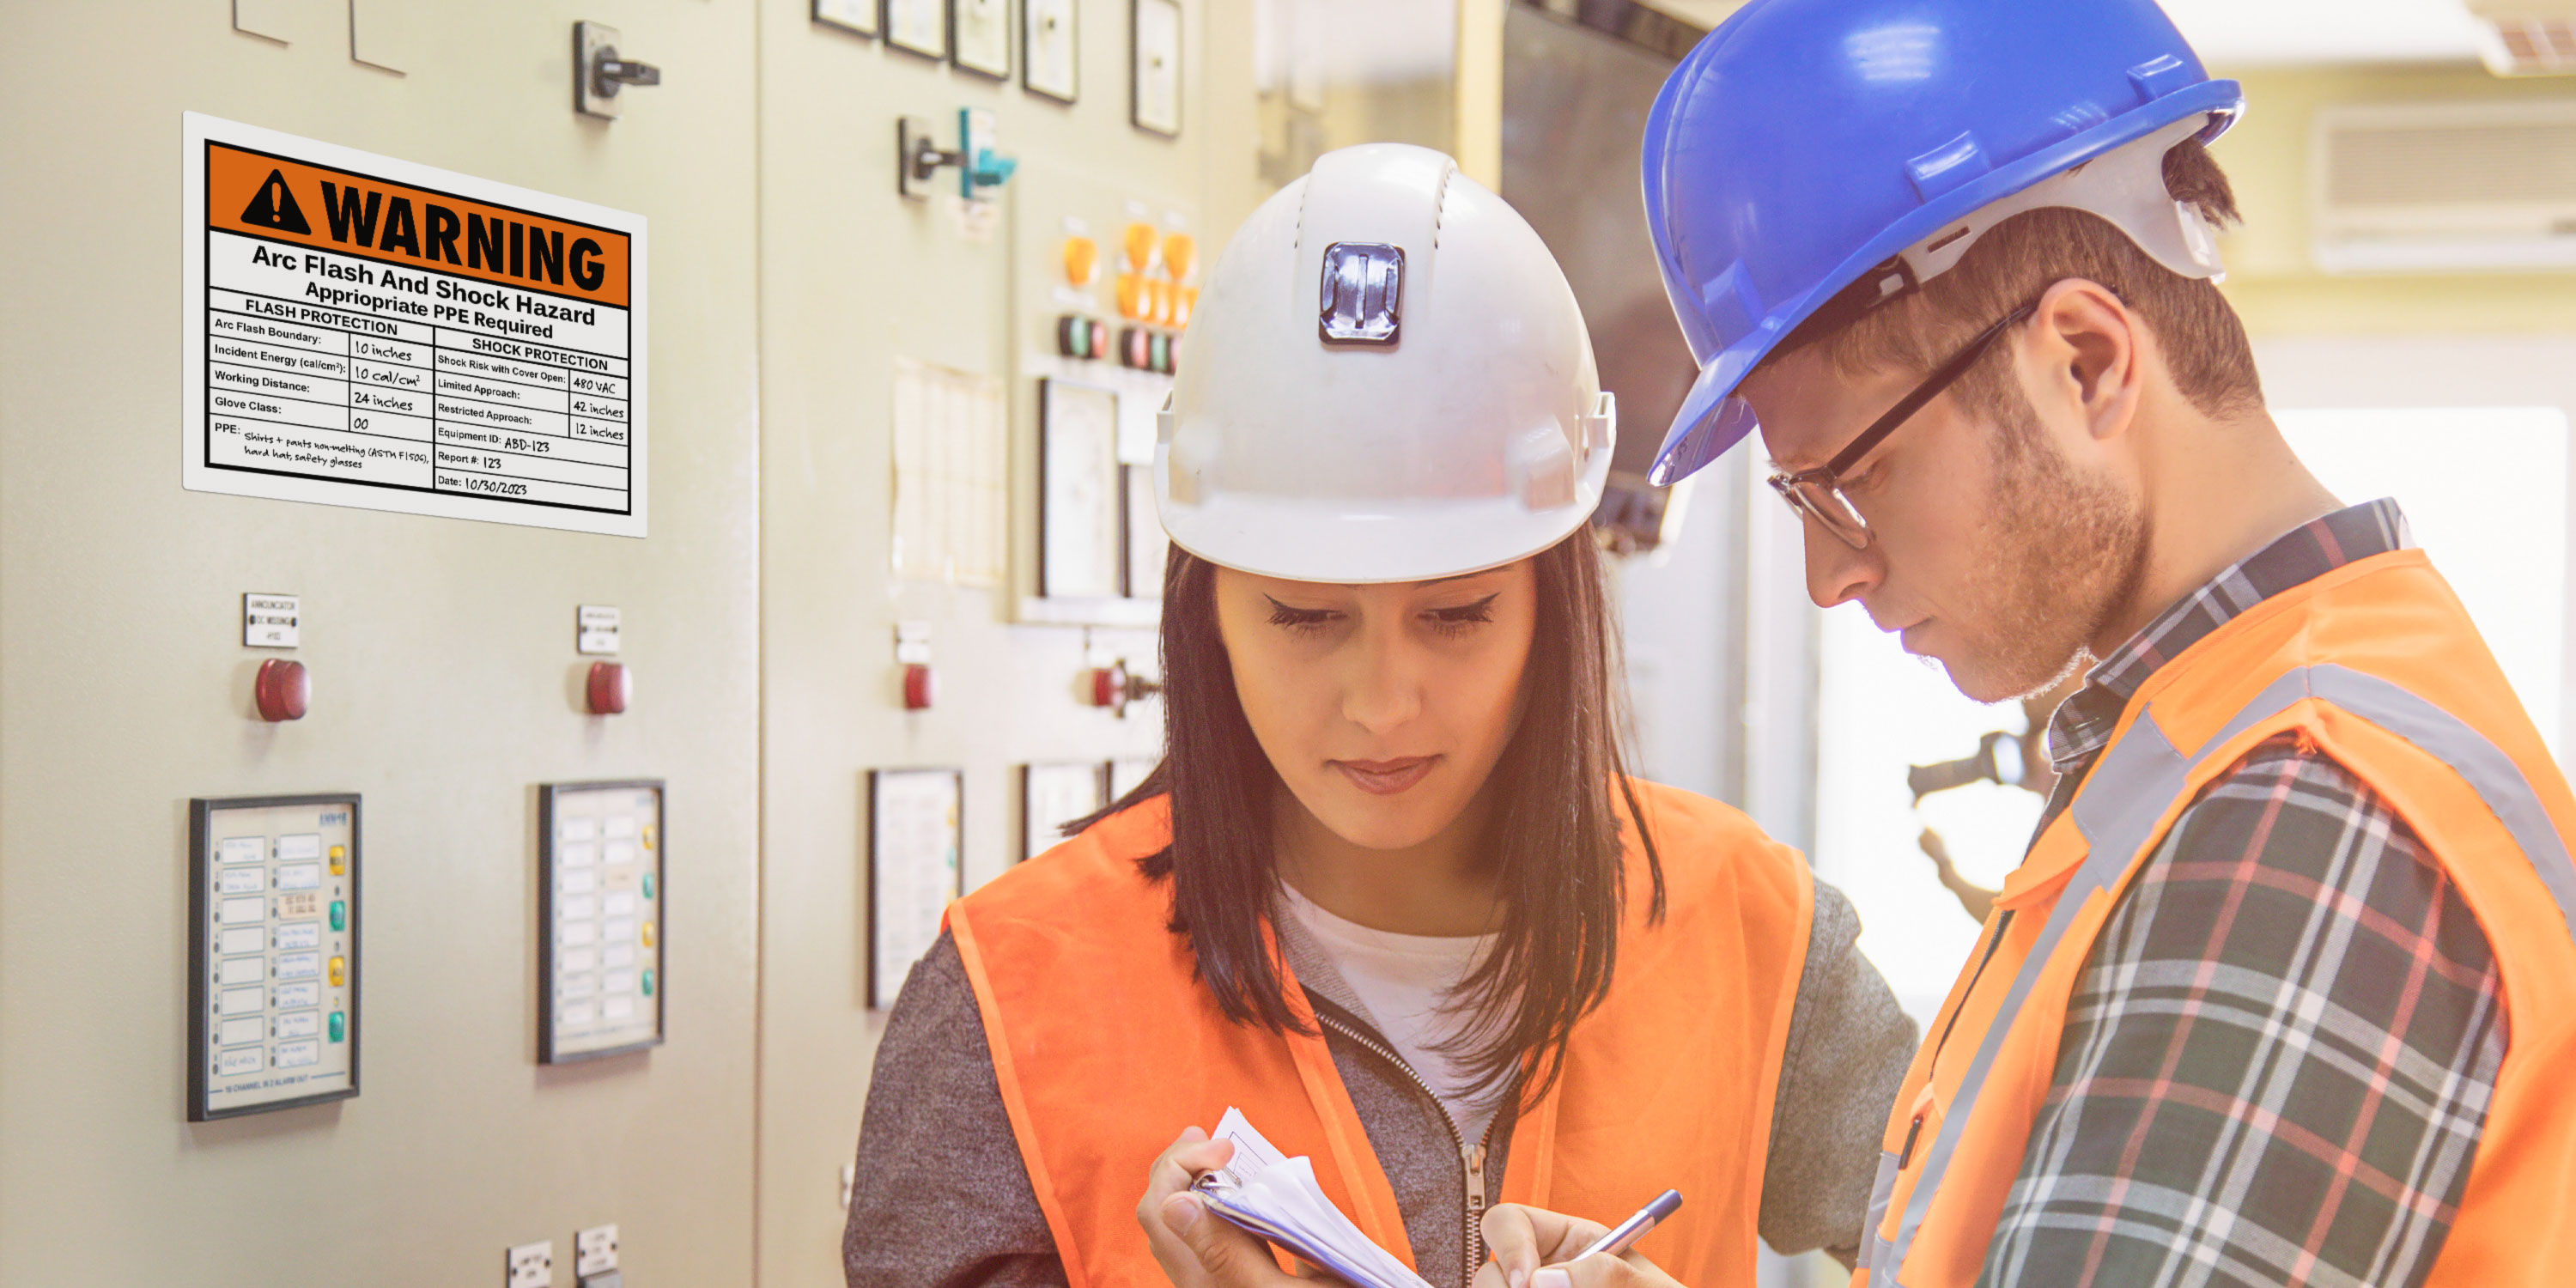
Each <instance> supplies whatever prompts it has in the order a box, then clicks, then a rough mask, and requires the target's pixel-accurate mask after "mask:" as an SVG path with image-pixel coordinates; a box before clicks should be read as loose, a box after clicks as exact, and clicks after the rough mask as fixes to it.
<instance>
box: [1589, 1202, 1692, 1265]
mask: <svg viewBox="0 0 2576 1288" xmlns="http://www.w3.org/2000/svg"><path fill="white" fill-rule="evenodd" d="M1681 1205H1682V1192H1681V1191H1680V1190H1666V1191H1664V1192H1663V1193H1662V1194H1659V1195H1657V1196H1655V1201H1654V1202H1652V1203H1649V1204H1647V1205H1646V1206H1644V1207H1641V1208H1639V1209H1637V1215H1635V1216H1632V1217H1629V1218H1628V1219H1627V1220H1625V1221H1622V1222H1620V1223H1619V1224H1618V1225H1616V1226H1614V1227H1612V1228H1611V1230H1610V1233H1608V1234H1605V1235H1602V1236H1601V1237H1600V1238H1598V1239H1595V1240H1593V1241H1592V1246H1591V1247H1589V1248H1585V1249H1584V1250H1583V1251H1581V1252H1578V1253H1575V1254H1574V1260H1576V1261H1581V1260H1583V1259H1584V1258H1585V1257H1588V1256H1591V1255H1592V1254H1593V1253H1596V1252H1607V1253H1609V1254H1610V1255H1611V1256H1614V1257H1616V1256H1620V1255H1623V1254H1625V1253H1626V1252H1627V1251H1628V1248H1629V1246H1630V1245H1632V1244H1634V1243H1636V1241H1637V1240H1639V1239H1642V1238H1645V1237H1646V1232H1647V1231H1648V1230H1652V1229H1654V1228H1655V1226H1656V1224H1657V1223H1659V1222H1661V1221H1662V1220H1663V1219H1664V1218H1665V1217H1668V1216H1671V1215H1672V1214H1673V1213H1674V1212H1675V1211H1677V1210H1679V1209H1680V1208H1681Z"/></svg>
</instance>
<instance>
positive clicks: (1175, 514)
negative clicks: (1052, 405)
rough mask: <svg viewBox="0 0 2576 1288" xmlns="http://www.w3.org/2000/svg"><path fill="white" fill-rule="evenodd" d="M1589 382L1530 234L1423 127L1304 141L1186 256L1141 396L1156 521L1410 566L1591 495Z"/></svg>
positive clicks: (1290, 566) (1608, 427) (1522, 539)
mask: <svg viewBox="0 0 2576 1288" xmlns="http://www.w3.org/2000/svg"><path fill="white" fill-rule="evenodd" d="M1615 425H1616V416H1615V415H1614V414H1613V409H1612V405H1611V400H1610V395H1608V394H1606V393H1603V392H1602V391H1601V381H1600V377H1599V376H1598V374H1596V372H1595V371H1594V368H1593V362H1592V340H1591V337H1590V335H1589V334H1588V333H1587V332H1586V331H1585V330H1584V327H1583V312H1582V310H1581V308H1579V307H1578V306H1577V305H1576V304H1575V301H1574V292H1573V290H1572V288H1570V287H1568V286H1567V285H1566V282H1565V273H1564V271H1563V270H1561V269H1559V268H1558V267H1557V264H1556V259H1555V257H1554V256H1551V255H1550V254H1548V250H1547V246H1546V244H1545V243H1543V242H1541V241H1540V240H1539V236H1538V233H1537V232H1535V231H1534V230H1532V229H1531V228H1530V226H1529V224H1528V223H1527V222H1526V221H1524V220H1523V219H1522V218H1521V217H1520V215H1519V214H1518V213H1517V212H1515V211H1514V210H1513V209H1512V208H1511V207H1510V206H1508V205H1505V204H1504V203H1503V200H1502V198H1500V197H1497V196H1495V195H1494V194H1493V193H1491V192H1489V191H1487V190H1486V189H1485V188H1483V187H1482V186H1480V185H1478V184H1477V183H1476V182H1475V181H1474V180H1472V179H1469V178H1467V177H1466V176H1465V175H1462V174H1460V173H1458V166H1457V163H1456V162H1454V161H1451V160H1450V159H1449V158H1448V157H1446V156H1443V155H1442V154H1440V153H1438V152H1435V151H1432V150H1431V149H1429V148H1418V147H1411V146H1407V145H1404V144H1396V143H1374V144H1368V145H1365V146H1362V147H1355V148H1344V149H1342V150H1340V151H1338V152H1331V153H1327V154H1325V155H1324V156H1323V157H1321V158H1319V159H1318V160H1317V161H1316V162H1315V168H1314V170H1313V171H1312V172H1311V173H1309V174H1308V175H1307V176H1306V177H1305V178H1303V179H1299V180H1298V181H1296V182H1295V183H1292V184H1289V185H1288V186H1287V187H1285V188H1282V189H1280V190H1279V192H1278V193H1277V194H1276V195H1274V196H1272V197H1271V198H1270V199H1269V200H1268V201H1266V202H1263V203H1262V205H1261V208H1260V209H1259V210H1256V211H1254V212H1253V214H1252V218H1251V219H1250V220H1248V221H1247V222H1245V224H1244V226H1243V228H1242V230H1241V231H1239V232H1237V233H1236V234H1235V235H1234V240H1232V241H1230V242H1228V243H1226V247H1225V251H1224V253H1223V254H1222V255H1220V256H1218V258H1217V261H1216V267H1215V268H1214V269H1213V270H1211V271H1210V273H1209V275H1208V283H1207V288H1206V290H1205V292H1204V293H1203V294H1202V295H1201V297H1200V299H1199V305H1198V310H1197V312H1196V313H1195V314H1194V315H1193V316H1192V318H1191V322H1190V346H1189V353H1188V356H1187V360H1186V361H1184V362H1182V363H1181V364H1180V373H1179V380H1178V381H1177V383H1176V384H1175V387H1174V389H1173V391H1172V399H1171V402H1170V403H1168V404H1167V405H1166V407H1165V409H1164V411H1163V414H1162V422H1161V432H1160V434H1159V435H1158V438H1159V441H1158V442H1157V444H1156V445H1155V448H1154V499H1155V502H1156V503H1157V505H1158V506H1159V507H1160V509H1161V513H1162V519H1163V527H1164V529H1165V530H1166V531H1168V532H1170V533H1171V534H1172V540H1173V541H1174V542H1176V543H1178V544H1179V545H1180V547H1181V548H1182V549H1184V550H1187V551H1189V552H1190V553H1191V554H1194V555H1197V556H1199V557H1200V558H1202V559H1206V560H1208V561H1210V562H1212V563H1217V564H1222V565H1224V566H1226V567H1229V568H1236V569H1241V570H1243V571H1246V572H1255V573H1261V574H1265V575H1268V576H1273V577H1286V578H1290V579H1293V580H1297V581H1330V582H1391V581H1424V580H1428V579H1431V578H1435V577H1448V576H1455V575H1457V574H1460V573H1468V572H1477V571H1481V570H1483V569H1486V568H1492V567H1495V566H1498V565H1501V564H1507V563H1510V562H1512V561H1513V560H1516V559H1521V558H1525V557H1527V556H1529V555H1533V554H1536V553H1538V552H1539V551H1542V550H1545V549H1547V548H1548V547H1549V546H1552V545H1554V544H1556V543H1557V542H1558V541H1560V540H1563V539H1564V538H1565V536H1566V534H1568V533H1571V532H1573V531H1574V530H1575V529H1576V528H1578V527H1580V526H1581V525H1582V524H1583V523H1584V521H1585V520H1586V519H1588V518H1590V517H1591V515H1592V510H1593V507H1594V506H1595V505H1596V504H1598V503H1599V501H1600V499H1601V486H1602V481H1603V478H1604V476H1605V475H1606V474H1607V473H1608V472H1609V468H1610V447H1611V441H1612V438H1613V435H1614V432H1615Z"/></svg>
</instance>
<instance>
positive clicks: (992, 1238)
mask: <svg viewBox="0 0 2576 1288" xmlns="http://www.w3.org/2000/svg"><path fill="white" fill-rule="evenodd" d="M841 1264H842V1269H843V1272H844V1273H845V1274H846V1275H847V1276H848V1279H849V1288H895V1286H896V1285H902V1286H903V1288H967V1286H968V1285H977V1286H986V1285H989V1286H991V1288H1024V1286H1025V1288H1039V1286H1040V1285H1047V1286H1053V1285H1061V1284H1063V1283H1064V1282H1065V1273H1064V1262H1063V1260H1062V1258H1061V1257H1059V1256H1058V1255H1057V1253H1056V1247H1055V1238H1054V1236H1053V1235H1052V1234H1050V1233H1049V1232H1048V1230H1047V1224H1046V1216H1045V1214H1044V1213H1042V1212H1040V1211H1039V1210H1038V1199H1037V1192H1036V1191H1035V1190H1033V1189H1031V1188H1030V1186H1029V1174H1028V1169H1027V1167H1026V1166H1025V1165H1024V1164H1022V1163H1021V1161H1020V1147H1019V1143H1018V1142H1017V1141H1016V1140H1015V1139H1014V1138H1013V1137H1012V1135H1011V1121H1010V1118H1009V1116H1008V1115H1007V1114H1006V1113H1005V1112H1004V1111H1003V1109H1002V1090H1001V1085H1000V1084H999V1083H998V1082H996V1081H995V1080H994V1077H993V1053H992V1051H991V1050H990V1049H989V1048H987V1047H986V1045H985V1042H984V1022H983V1017H982V1015H981V1014H980V1012H978V1010H977V1009H976V1006H975V992H974V988H973V986H972V985H970V984H969V983H968V982H967V980H966V965H965V962H964V961H962V960H960V959H959V957H958V955H957V945H956V942H955V941H954V940H952V939H950V938H949V937H948V936H947V935H945V934H943V935H941V936H940V937H939V942H938V943H937V944H935V945H933V946H932V947H931V950H930V953H929V955H927V956H925V957H923V958H922V959H921V961H920V962H919V964H917V965H915V966H914V967H913V968H912V973H911V974H910V975H908V976H906V977H905V978H904V981H903V992H902V993H901V994H899V995H898V996H897V997H896V998H895V1003H894V1013H893V1014H892V1015H891V1016H889V1017H888V1018H887V1021H886V1031H885V1038H884V1040H883V1041H882V1042H881V1043H879V1044H878V1046H877V1062H876V1072H875V1074H874V1075H873V1076H872V1077H871V1079H870V1081H869V1083H868V1106H867V1113H866V1116H865V1117H864V1118H863V1119H861V1121H860V1125H859V1158H858V1179H857V1183H856V1184H855V1185H854V1186H853V1187H852V1189H851V1191H850V1221H849V1225H848V1226H847V1228H845V1229H844V1230H843V1231H842V1234H841Z"/></svg>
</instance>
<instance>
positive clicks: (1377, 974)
mask: <svg viewBox="0 0 2576 1288" xmlns="http://www.w3.org/2000/svg"><path fill="white" fill-rule="evenodd" d="M1280 892H1281V895H1282V897H1283V899H1284V902H1285V903H1286V905H1287V909H1288V913H1289V915H1290V916H1293V917H1295V918H1296V919H1297V921H1298V923H1299V924H1300V925H1302V926H1304V927H1305V929H1306V932H1307V934H1308V935H1309V936H1311V937H1312V938H1313V939H1314V941H1315V943H1316V945H1317V946H1318V947H1320V948H1321V949H1323V951H1324V953H1325V955H1326V956H1329V957H1331V958H1332V959H1333V967H1334V969H1336V970H1339V971H1340V972H1341V975H1342V980H1343V982H1345V983H1347V984H1349V985H1350V986H1351V991H1352V992H1353V993H1356V994H1358V995H1359V999H1360V1001H1361V1003H1362V1004H1364V1005H1365V1006H1366V1007H1367V1008H1368V1014H1367V1015H1366V1016H1364V1017H1362V1018H1364V1019H1366V1020H1368V1022H1369V1023H1370V1024H1371V1025H1373V1026H1374V1027H1375V1028H1376V1029H1377V1031H1378V1032H1379V1033H1380V1034H1381V1035H1383V1036H1384V1037H1385V1038H1386V1040H1387V1042H1388V1043H1389V1044H1390V1045H1392V1046H1394V1048H1395V1050H1396V1054H1398V1055H1400V1056H1403V1057H1404V1062H1405V1063H1406V1064H1409V1065H1411V1066H1413V1071H1414V1072H1415V1073H1418V1074H1420V1075H1422V1080H1423V1081H1424V1082H1427V1083H1429V1084H1431V1093H1432V1095H1434V1096H1436V1097H1438V1098H1439V1100H1440V1107H1441V1108H1442V1109H1445V1110H1447V1111H1448V1113H1449V1121H1450V1122H1451V1123H1453V1124H1455V1125H1456V1126H1457V1128H1458V1138H1459V1139H1460V1140H1463V1141H1466V1142H1468V1143H1469V1144H1474V1143H1475V1142H1476V1141H1478V1140H1481V1139H1483V1138H1484V1134H1485V1126H1486V1124H1487V1123H1489V1122H1491V1121H1492V1120H1493V1116H1494V1104H1493V1100H1494V1096H1493V1095H1492V1094H1491V1093H1488V1094H1487V1095H1485V1096H1483V1097H1477V1096H1474V1095H1473V1094H1471V1093H1472V1092H1473V1090H1474V1087H1473V1084H1472V1083H1471V1081H1470V1080H1469V1078H1468V1077H1467V1074H1466V1070H1465V1069H1464V1068H1463V1067H1462V1066H1461V1065H1460V1064H1459V1063H1458V1062H1457V1061H1455V1060H1453V1059H1452V1058H1451V1057H1450V1056H1449V1055H1447V1054H1444V1053H1443V1052H1441V1051H1439V1050H1437V1049H1436V1048H1437V1047H1439V1046H1440V1045H1441V1044H1442V1043H1444V1042H1448V1041H1450V1040H1452V1039H1454V1038H1455V1037H1456V1036H1457V1035H1458V1034H1459V1033H1460V1032H1461V1031H1462V1030H1465V1029H1466V1028H1468V1026H1469V1025H1470V1024H1471V1022H1472V1021H1473V1019H1474V1017H1473V1016H1472V1015H1461V1014H1455V1013H1451V1012H1449V1011H1446V1010H1444V1009H1443V1008H1444V1007H1445V1006H1446V1005H1447V1003H1448V1000H1449V993H1450V991H1451V990H1452V989H1455V988H1456V987H1457V986H1458V984H1459V982H1460V981H1462V980H1464V979H1465V978H1466V977H1467V975H1468V973H1469V972H1470V971H1473V970H1474V969H1475V968H1476V964H1477V963H1478V962H1480V961H1482V960H1484V956H1485V954H1486V953H1488V952H1490V951H1492V950H1493V947H1494V941H1495V940H1496V939H1497V938H1499V937H1500V936H1496V935H1458V936H1450V935H1399V934H1394V933H1392V932H1389V931H1384V930H1371V929H1369V928H1368V927H1366V926H1363V925H1360V924H1359V923H1357V922H1353V921H1346V920H1344V919H1342V918H1340V917H1336V916H1334V915H1333V914H1331V913H1329V912H1326V911H1324V910H1323V909H1322V908H1319V907H1317V906H1316V905H1315V903H1314V901H1313V900H1311V899H1308V898H1307V897H1306V896H1304V895H1302V894H1299V893H1297V891H1296V889H1295V887H1293V886H1289V885H1287V884H1286V883H1285V882H1283V883H1281V886H1280Z"/></svg>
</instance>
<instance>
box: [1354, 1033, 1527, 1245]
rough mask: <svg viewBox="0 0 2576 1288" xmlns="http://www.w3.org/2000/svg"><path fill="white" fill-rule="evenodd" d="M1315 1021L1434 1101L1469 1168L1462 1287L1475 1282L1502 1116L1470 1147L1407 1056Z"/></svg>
mask: <svg viewBox="0 0 2576 1288" xmlns="http://www.w3.org/2000/svg"><path fill="white" fill-rule="evenodd" d="M1315 1018H1316V1019H1317V1020H1319V1021H1321V1022H1322V1023H1323V1025H1324V1026H1325V1027H1326V1028H1329V1029H1331V1030H1332V1031H1334V1032H1335V1033H1339V1034H1341V1035H1342V1036H1343V1037H1346V1038H1349V1039H1350V1040H1351V1041H1353V1042H1357V1043H1359V1044H1360V1047H1361V1049H1363V1050H1365V1051H1367V1052H1368V1053H1369V1054H1371V1055H1374V1056H1376V1057H1377V1058H1379V1059H1381V1060H1384V1061H1386V1062H1387V1063H1388V1064H1391V1065H1394V1066H1395V1067H1396V1068H1398V1069H1401V1070H1403V1071H1404V1076H1405V1077H1407V1078H1410V1079H1412V1080H1413V1085H1414V1086H1416V1087H1419V1088H1421V1089H1422V1094H1423V1095H1425V1096H1428V1097H1430V1099H1431V1107H1432V1109H1434V1110H1435V1111H1437V1112H1438V1113H1439V1115H1440V1125H1441V1127H1442V1128H1444V1129H1446V1130H1447V1131H1448V1133H1449V1143H1450V1144H1451V1145H1452V1146H1454V1147H1455V1148H1456V1149H1457V1151H1458V1161H1459V1162H1460V1163H1463V1164H1465V1165H1466V1169H1467V1194H1466V1198H1467V1228H1466V1238H1464V1239H1462V1240H1460V1241H1459V1245H1458V1247H1459V1251H1460V1252H1461V1253H1462V1254H1463V1259H1464V1261H1465V1263H1466V1264H1465V1265H1463V1266H1462V1267H1460V1270H1461V1273H1460V1274H1459V1276H1458V1282H1459V1283H1460V1284H1462V1285H1463V1284H1466V1283H1469V1282H1472V1281H1473V1280H1474V1279H1475V1277H1476V1271H1477V1270H1478V1269H1479V1268H1480V1267H1482V1266H1483V1265H1484V1264H1485V1148H1486V1146H1488V1145H1490V1144H1492V1143H1493V1139H1494V1128H1495V1127H1496V1126H1498V1125H1499V1124H1500V1123H1501V1122H1502V1114H1501V1113H1500V1112H1499V1111H1497V1112H1496V1113H1495V1115H1494V1117H1493V1119H1492V1120H1491V1121H1489V1122H1487V1123H1486V1124H1485V1134H1484V1136H1483V1137H1482V1138H1480V1139H1478V1140H1477V1142H1476V1143H1475V1144H1473V1145H1469V1144H1468V1143H1467V1139H1466V1137H1464V1136H1462V1135H1460V1134H1459V1133H1458V1124H1457V1121H1456V1120H1455V1119H1452V1118H1451V1117H1450V1116H1449V1107H1448V1106H1447V1105H1444V1104H1442V1103H1440V1093H1439V1092H1437V1091H1433V1090H1432V1089H1431V1084H1430V1083H1429V1082H1426V1081H1424V1080H1423V1077H1422V1075H1421V1074H1419V1073H1416V1072H1414V1071H1413V1066H1412V1065H1409V1064H1407V1063H1405V1062H1404V1057H1403V1056H1400V1055H1397V1054H1396V1053H1395V1048H1393V1047H1391V1046H1388V1045H1387V1044H1386V1043H1384V1042H1382V1041H1380V1040H1378V1038H1377V1037H1376V1036H1375V1035H1373V1034H1368V1033H1363V1032H1361V1031H1359V1030H1358V1029H1356V1028H1353V1027H1352V1026H1350V1025H1348V1024H1344V1023H1342V1022H1341V1021H1340V1020H1337V1019H1335V1018H1333V1017H1332V1016H1331V1015H1330V1014H1327V1013H1325V1012H1324V1011H1322V1010H1318V1011H1316V1013H1315Z"/></svg>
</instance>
